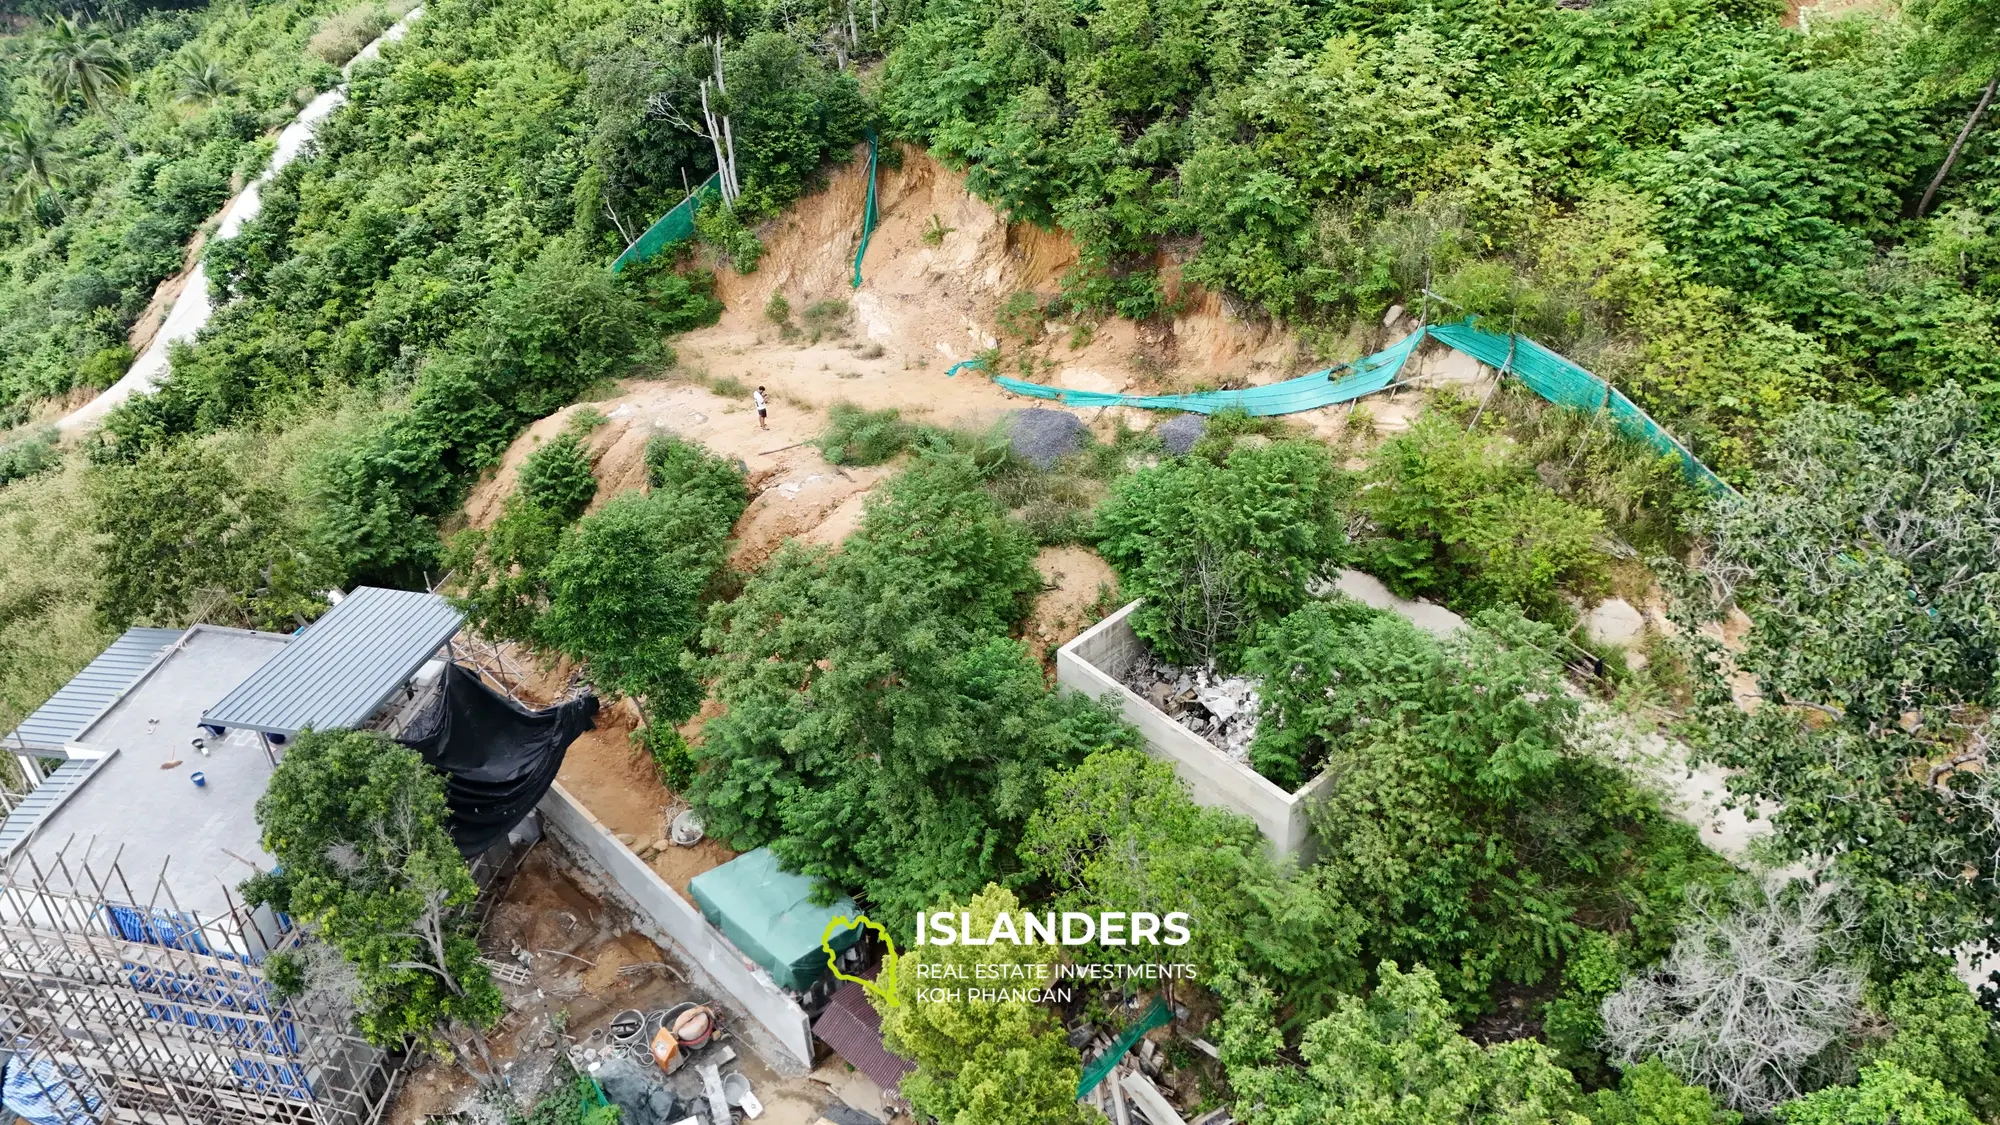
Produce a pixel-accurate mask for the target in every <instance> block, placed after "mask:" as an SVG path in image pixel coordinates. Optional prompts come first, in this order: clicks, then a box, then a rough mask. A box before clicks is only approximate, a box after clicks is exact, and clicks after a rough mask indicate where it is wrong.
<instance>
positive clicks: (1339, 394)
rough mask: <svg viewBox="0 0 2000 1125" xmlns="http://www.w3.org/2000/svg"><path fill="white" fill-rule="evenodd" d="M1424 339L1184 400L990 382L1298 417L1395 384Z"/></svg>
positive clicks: (1102, 400)
mask: <svg viewBox="0 0 2000 1125" xmlns="http://www.w3.org/2000/svg"><path fill="white" fill-rule="evenodd" d="M1423 338H1424V334H1423V333H1422V332H1421V331H1419V332H1413V333H1411V334H1410V335H1409V336H1408V337H1407V338H1405V339H1403V340H1402V341H1400V342H1398V343H1395V344H1392V345H1390V346H1389V347H1388V348H1387V349H1385V350H1383V351H1379V352H1376V353H1375V354H1374V355H1371V356H1364V357H1362V358H1361V359H1357V360H1355V361H1354V362H1353V363H1349V364H1343V365H1342V366H1340V367H1328V368H1325V369H1323V370H1320V371H1315V372H1313V373H1312V374H1310V375H1301V376H1299V377H1298V378H1296V379H1287V380H1285V381H1284V382H1282V383H1271V384H1269V385H1268V386H1262V387H1246V388H1244V389H1242V390H1238V391H1200V392H1197V393H1195V394H1185V395H1121V394H1110V393H1107V392H1104V391H1071V390H1064V389H1062V388H1060V387H1044V386H1042V385H1041V384H1039V383H1027V382H1023V381H1021V380H1019V379H1010V378H1008V377H1006V376H1004V375H1003V376H1001V377H999V378H997V379H995V380H993V381H994V382H995V383H998V384H999V385H1000V386H1002V387H1004V388H1006V389H1007V390H1010V391H1013V392H1014V393H1015V394H1022V395H1028V396H1030V397H1033V398H1045V399H1051V400H1053V401H1056V402H1060V403H1062V404H1063V405H1064V406H1136V407H1139V408H1141V409H1144V410H1184V411H1187V412H1188V413H1190V414H1214V413H1216V412H1218V411H1222V410H1228V409H1230V408H1232V407H1234V408H1236V409H1239V410H1242V411H1243V412H1244V413H1246V414H1249V415H1251V416H1252V417H1263V416H1265V415H1271V414H1296V413H1298V412H1299V411H1301V410H1312V409H1314V408H1316V407H1321V406H1332V405H1334V404H1335V403H1341V402H1350V401H1352V400H1354V399H1357V398H1360V397H1361V396H1363V395H1368V394H1374V393H1375V392H1376V391H1379V390H1382V389H1383V388H1384V387H1387V386H1388V385H1389V384H1391V383H1393V382H1395V381H1396V376H1397V375H1399V374H1401V373H1402V370H1403V365H1404V364H1406V363H1408V362H1409V359H1410V355H1411V353H1412V352H1415V351H1416V350H1417V345H1418V344H1419V343H1421V342H1422V341H1423ZM959 366H964V365H963V364H960V365H959Z"/></svg>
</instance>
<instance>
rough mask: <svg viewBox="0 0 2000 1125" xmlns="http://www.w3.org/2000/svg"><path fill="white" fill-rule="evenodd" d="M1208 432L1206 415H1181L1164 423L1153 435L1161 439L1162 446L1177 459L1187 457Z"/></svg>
mask: <svg viewBox="0 0 2000 1125" xmlns="http://www.w3.org/2000/svg"><path fill="white" fill-rule="evenodd" d="M1207 432H1208V416H1207V415H1206V414H1180V415H1176V416H1174V417H1172V418H1169V419H1167V420H1166V421H1165V422H1162V423H1161V424H1160V427H1159V428H1158V429H1156V430H1154V431H1153V435H1154V436H1155V437H1157V438H1159V439H1160V444H1161V445H1164V446H1166V447H1167V452H1168V453H1171V454H1173V455H1174V456H1176V457H1185V456H1187V454H1188V451H1189V450H1191V449H1193V448H1194V443H1195V442H1198V441H1200V440H1201V436H1202V435H1203V434H1205V433H1207Z"/></svg>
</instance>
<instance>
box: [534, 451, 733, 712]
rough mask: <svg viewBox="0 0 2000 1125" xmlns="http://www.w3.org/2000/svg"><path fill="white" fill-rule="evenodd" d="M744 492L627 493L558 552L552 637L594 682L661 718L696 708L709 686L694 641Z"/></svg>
mask: <svg viewBox="0 0 2000 1125" xmlns="http://www.w3.org/2000/svg"><path fill="white" fill-rule="evenodd" d="M737 488H738V489H740V488H741V484H740V482H738V484H737ZM740 496H741V493H740V491H739V492H737V493H736V494H735V495H734V496H717V495H714V494H711V493H707V492H704V491H700V490H697V489H679V490H671V489H661V490H657V491H654V492H651V493H648V494H645V495H640V494H635V493H626V494H624V495H622V496H618V497H616V498H614V499H612V500H611V502H609V503H607V504H606V505H605V506H604V507H603V508H601V509H599V510H598V511H597V512H595V513H593V514H592V515H590V516H587V517H585V518H584V519H583V520H582V522H580V523H578V524H577V525H576V526H575V527H573V528H571V529H570V530H569V531H567V532H565V533H564V535H563V539H562V543H561V545H560V546H558V547H557V548H556V552H555V555H554V557H553V558H551V559H550V560H549V564H548V590H549V608H548V612H547V613H545V614H544V615H543V617H542V620H541V622H540V625H539V626H538V630H539V632H540V634H541V636H542V637H543V639H544V640H545V641H546V642H547V643H548V644H550V645H552V646H554V647H555V648H557V649H559V650H561V651H562V652H564V653H567V654H568V655H569V656H571V657H573V658H575V659H577V660H580V661H584V662H586V663H587V664H588V665H589V674H590V676H591V679H592V682H594V683H596V684H598V685H599V686H601V687H604V688H608V689H611V690H615V691H620V692H624V693H625V694H627V695H631V696H635V697H639V698H642V699H643V700H644V701H645V704H646V706H647V707H648V709H649V710H650V712H651V715H650V719H651V721H652V722H656V723H664V724H667V725H671V724H674V723H678V722H682V721H684V720H685V719H687V718H688V717H689V716H691V715H693V714H694V712H695V710H696V708H698V707H699V706H700V705H701V699H702V695H703V690H702V685H701V681H700V679H699V678H698V677H697V675H696V672H695V659H694V656H693V654H692V653H690V652H689V651H688V648H689V645H690V644H691V643H692V642H693V640H694V638H695V635H696V633H697V631H698V630H699V628H700V624H701V601H702V597H703V595H704V594H706V593H707V591H708V586H709V583H710V582H711V581H712V580H713V579H714V577H715V575H716V573H717V571H719V570H720V569H721V567H722V560H723V555H724V551H725V547H726V541H727V539H728V537H729V531H730V528H731V526H732V525H733V524H734V523H735V521H736V517H737V516H738V515H740V514H742V511H743V505H742V502H741V499H740Z"/></svg>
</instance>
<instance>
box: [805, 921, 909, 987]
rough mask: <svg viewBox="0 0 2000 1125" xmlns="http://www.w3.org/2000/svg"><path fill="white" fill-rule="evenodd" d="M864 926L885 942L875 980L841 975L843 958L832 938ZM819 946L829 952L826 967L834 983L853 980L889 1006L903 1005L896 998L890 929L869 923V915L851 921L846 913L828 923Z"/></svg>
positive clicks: (850, 974) (894, 943) (846, 974)
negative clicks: (830, 972)
mask: <svg viewBox="0 0 2000 1125" xmlns="http://www.w3.org/2000/svg"><path fill="white" fill-rule="evenodd" d="M862 926H866V927H868V928H869V929H871V930H874V931H875V933H876V935H877V936H879V937H880V938H881V939H882V948H883V953H882V971H881V972H879V973H877V974H875V979H874V980H868V979H867V978H865V977H857V976H855V975H853V974H852V973H843V972H841V971H840V963H839V962H840V958H839V957H838V956H837V955H836V954H835V953H834V951H833V935H835V934H840V933H846V932H847V931H848V930H854V929H859V928H861V927H862ZM819 947H820V948H821V949H822V950H824V951H825V952H826V967H827V968H829V969H832V970H833V976H834V979H835V980H845V981H853V982H854V983H855V984H858V985H860V986H861V987H862V989H863V990H865V991H866V992H868V993H869V994H870V995H872V996H879V997H881V998H882V1002H883V1003H885V1004H888V1005H889V1006H890V1007H894V1006H896V1005H897V1004H900V1003H902V1001H901V1000H900V999H898V998H897V996H896V939H895V938H892V937H890V936H889V931H888V930H885V929H883V928H882V927H881V926H880V925H879V924H877V923H875V922H871V921H869V919H868V915H866V914H863V915H860V916H858V917H855V918H849V917H848V916H847V915H845V914H836V915H834V917H833V920H832V921H830V922H828V923H827V924H826V930H825V932H823V933H821V934H820V935H819Z"/></svg>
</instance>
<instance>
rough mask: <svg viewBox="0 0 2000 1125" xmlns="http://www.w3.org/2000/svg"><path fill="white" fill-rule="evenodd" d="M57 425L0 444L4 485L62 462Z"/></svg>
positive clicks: (1, 484)
mask: <svg viewBox="0 0 2000 1125" xmlns="http://www.w3.org/2000/svg"><path fill="white" fill-rule="evenodd" d="M57 436H58V435H57V433H56V429H55V427H54V426H46V427H43V428H42V429H40V430H37V431H35V432H34V433H31V434H28V435H26V436H25V437H21V438H18V439H16V440H14V441H11V442H6V443H4V444H0V487H5V486H7V485H9V484H12V483H13V482H15V481H17V480H26V479H27V478H29V477H31V476H34V475H35V474H37V473H41V472H44V471H46V470H48V469H52V468H54V467H55V466H56V465H58V464H60V463H61V462H62V450H61V449H60V448H59V447H58V446H57V444H56V441H57Z"/></svg>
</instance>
